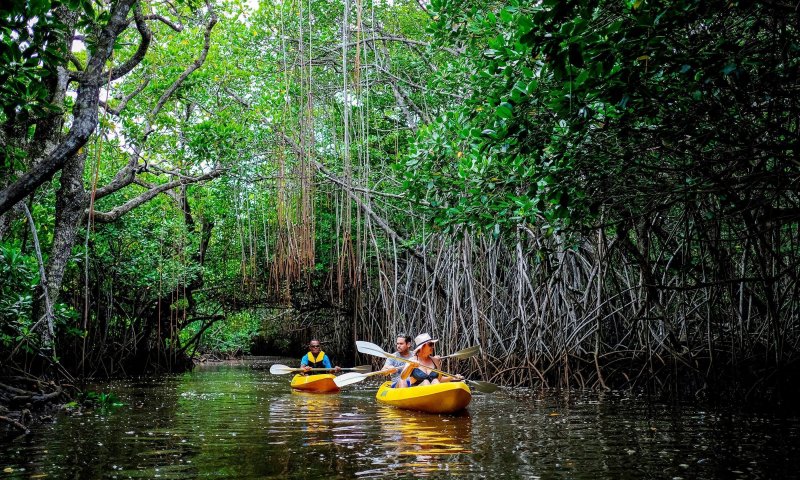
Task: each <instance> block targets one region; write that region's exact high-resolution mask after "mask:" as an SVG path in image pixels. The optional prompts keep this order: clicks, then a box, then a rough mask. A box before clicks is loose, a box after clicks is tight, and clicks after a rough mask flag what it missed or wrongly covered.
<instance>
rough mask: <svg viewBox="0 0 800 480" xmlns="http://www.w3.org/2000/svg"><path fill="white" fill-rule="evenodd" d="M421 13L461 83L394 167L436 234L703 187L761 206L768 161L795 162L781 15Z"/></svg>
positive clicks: (770, 179)
mask: <svg viewBox="0 0 800 480" xmlns="http://www.w3.org/2000/svg"><path fill="white" fill-rule="evenodd" d="M431 8H432V10H433V12H434V14H435V16H434V19H435V21H436V23H435V26H434V28H433V30H434V31H435V33H436V34H437V37H438V38H439V40H440V41H441V42H442V43H443V44H445V45H448V44H450V45H453V44H455V45H462V46H463V48H464V51H465V53H464V55H463V57H462V58H458V59H457V60H455V61H456V62H460V63H463V70H464V71H467V72H472V73H471V77H470V81H469V85H470V89H471V92H470V95H469V98H468V100H467V101H466V102H464V104H463V105H462V106H456V107H455V108H453V109H451V111H450V112H448V113H446V114H445V115H443V116H441V117H440V118H439V120H438V121H437V122H435V123H434V124H433V125H431V126H430V127H429V128H427V129H425V130H424V131H423V132H422V134H421V135H420V138H419V141H418V145H417V149H416V153H415V154H414V155H413V156H411V157H410V158H409V159H407V160H405V161H402V162H401V163H400V164H399V168H400V170H401V171H404V179H405V185H406V188H407V189H408V190H409V192H410V193H411V194H413V195H414V196H415V198H418V199H420V200H427V201H429V202H430V209H429V215H430V217H431V219H432V220H433V222H434V223H435V224H437V225H439V226H440V227H442V228H445V229H447V228H457V227H461V226H466V227H467V228H469V229H473V230H490V231H497V229H498V227H500V228H502V229H503V230H505V231H513V230H515V229H516V226H517V225H519V224H532V225H536V226H537V227H541V228H543V229H544V230H545V231H551V230H552V229H553V228H559V226H563V225H568V224H573V225H575V226H580V225H586V224H591V223H593V222H594V220H595V219H596V218H597V215H598V214H599V213H600V212H601V210H603V211H605V214H606V215H607V216H606V220H608V219H609V217H608V215H612V216H614V217H620V218H628V217H630V216H637V215H641V214H643V213H645V212H646V211H648V210H651V209H653V205H654V204H662V205H664V206H665V208H667V207H668V205H670V204H672V203H675V202H687V201H693V200H692V199H694V198H695V197H696V196H697V195H701V196H706V195H709V194H710V195H711V197H712V198H711V199H710V201H712V202H714V203H716V202H722V203H723V205H727V207H726V208H728V209H729V210H730V211H731V212H733V211H735V210H736V208H738V207H737V205H739V207H741V206H742V205H745V204H747V203H748V202H749V201H751V200H748V198H747V197H752V201H756V202H758V201H767V202H772V201H775V200H777V199H778V198H780V197H781V195H780V194H779V195H778V196H777V197H773V193H770V184H773V183H774V182H775V181H776V179H775V177H774V172H775V171H776V169H777V170H779V171H783V172H793V173H792V175H793V174H794V173H796V171H797V168H796V165H794V164H793V163H792V162H790V161H789V160H788V159H789V157H790V156H791V155H793V154H796V142H795V141H794V140H792V139H791V138H790V136H787V135H786V134H787V133H789V132H790V131H795V129H796V127H797V123H796V118H797V115H796V114H797V112H798V111H800V106H798V103H797V101H796V96H795V95H794V94H793V93H792V91H793V88H794V86H796V76H795V75H794V74H795V73H796V69H797V68H798V66H799V65H800V64H798V60H797V58H798V57H797V55H796V50H797V45H798V44H800V32H798V30H797V29H796V28H795V27H794V26H792V27H789V26H788V25H795V23H793V22H791V21H785V18H784V17H785V16H786V15H789V17H790V18H792V19H796V18H797V12H794V11H789V10H788V9H783V7H781V6H778V5H765V4H753V3H749V2H733V3H730V2H703V1H681V2H639V1H636V2H616V1H614V2H607V1H588V0H579V1H554V0H553V1H544V2H527V1H516V0H515V1H509V2H497V3H491V4H486V3H485V2H465V3H463V2H451V1H447V0H437V1H434V2H432V5H431ZM784 22H786V23H784ZM778 25H786V28H779V27H778ZM786 126H788V129H787V127H786ZM721 127H722V128H721ZM744 172H748V173H746V174H745V173H744ZM781 184H782V185H783V187H781V189H784V191H787V190H785V189H786V188H788V187H789V184H788V183H787V182H781ZM745 185H749V186H750V187H753V188H750V189H748V190H747V192H742V191H740V190H739V188H740V187H744V186H745ZM789 190H790V188H789ZM785 200H787V201H788V200H789V199H788V198H785Z"/></svg>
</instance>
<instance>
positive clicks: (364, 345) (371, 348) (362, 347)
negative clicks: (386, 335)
mask: <svg viewBox="0 0 800 480" xmlns="http://www.w3.org/2000/svg"><path fill="white" fill-rule="evenodd" d="M356 349H357V350H358V351H359V352H361V353H366V354H367V355H373V356H375V357H381V358H386V352H384V351H383V349H382V348H381V347H379V346H377V345H375V344H374V343H370V342H364V341H361V340H356Z"/></svg>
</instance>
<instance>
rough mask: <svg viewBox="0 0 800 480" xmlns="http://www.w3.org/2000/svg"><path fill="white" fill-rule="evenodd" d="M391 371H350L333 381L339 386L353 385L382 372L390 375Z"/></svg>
mask: <svg viewBox="0 0 800 480" xmlns="http://www.w3.org/2000/svg"><path fill="white" fill-rule="evenodd" d="M391 373H392V371H391V370H378V371H375V372H370V373H358V372H350V373H345V374H344V375H339V376H338V377H336V378H334V379H333V383H335V384H336V386H337V387H339V388H342V387H344V386H346V385H352V384H354V383H358V382H360V381H361V380H364V379H365V378H367V377H372V376H374V375H380V374H383V375H389V374H391Z"/></svg>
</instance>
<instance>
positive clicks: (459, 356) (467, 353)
mask: <svg viewBox="0 0 800 480" xmlns="http://www.w3.org/2000/svg"><path fill="white" fill-rule="evenodd" d="M479 353H481V347H480V346H479V345H475V346H474V347H469V348H465V349H464V350H459V351H457V352H456V353H453V354H450V355H447V356H446V357H442V358H455V359H456V360H464V359H466V358H472V357H474V356H475V355H478V354H479Z"/></svg>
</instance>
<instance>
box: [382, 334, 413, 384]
mask: <svg viewBox="0 0 800 480" xmlns="http://www.w3.org/2000/svg"><path fill="white" fill-rule="evenodd" d="M395 347H397V351H395V352H394V353H393V354H392V355H393V356H395V357H400V358H406V359H410V358H411V336H410V335H405V334H403V335H398V336H397V340H396V342H395ZM406 365H407V364H406V363H405V362H403V361H401V360H396V359H394V358H387V359H386V363H384V364H383V368H382V369H381V371H382V372H386V373H387V374H389V373H391V375H392V377H391V379H392V388H398V387H408V386H410V385H411V383H410V382H409V381H408V380H405V381H403V382H400V373H401V372H402V371H403V367H405V366H406ZM401 384H402V385H401Z"/></svg>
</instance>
